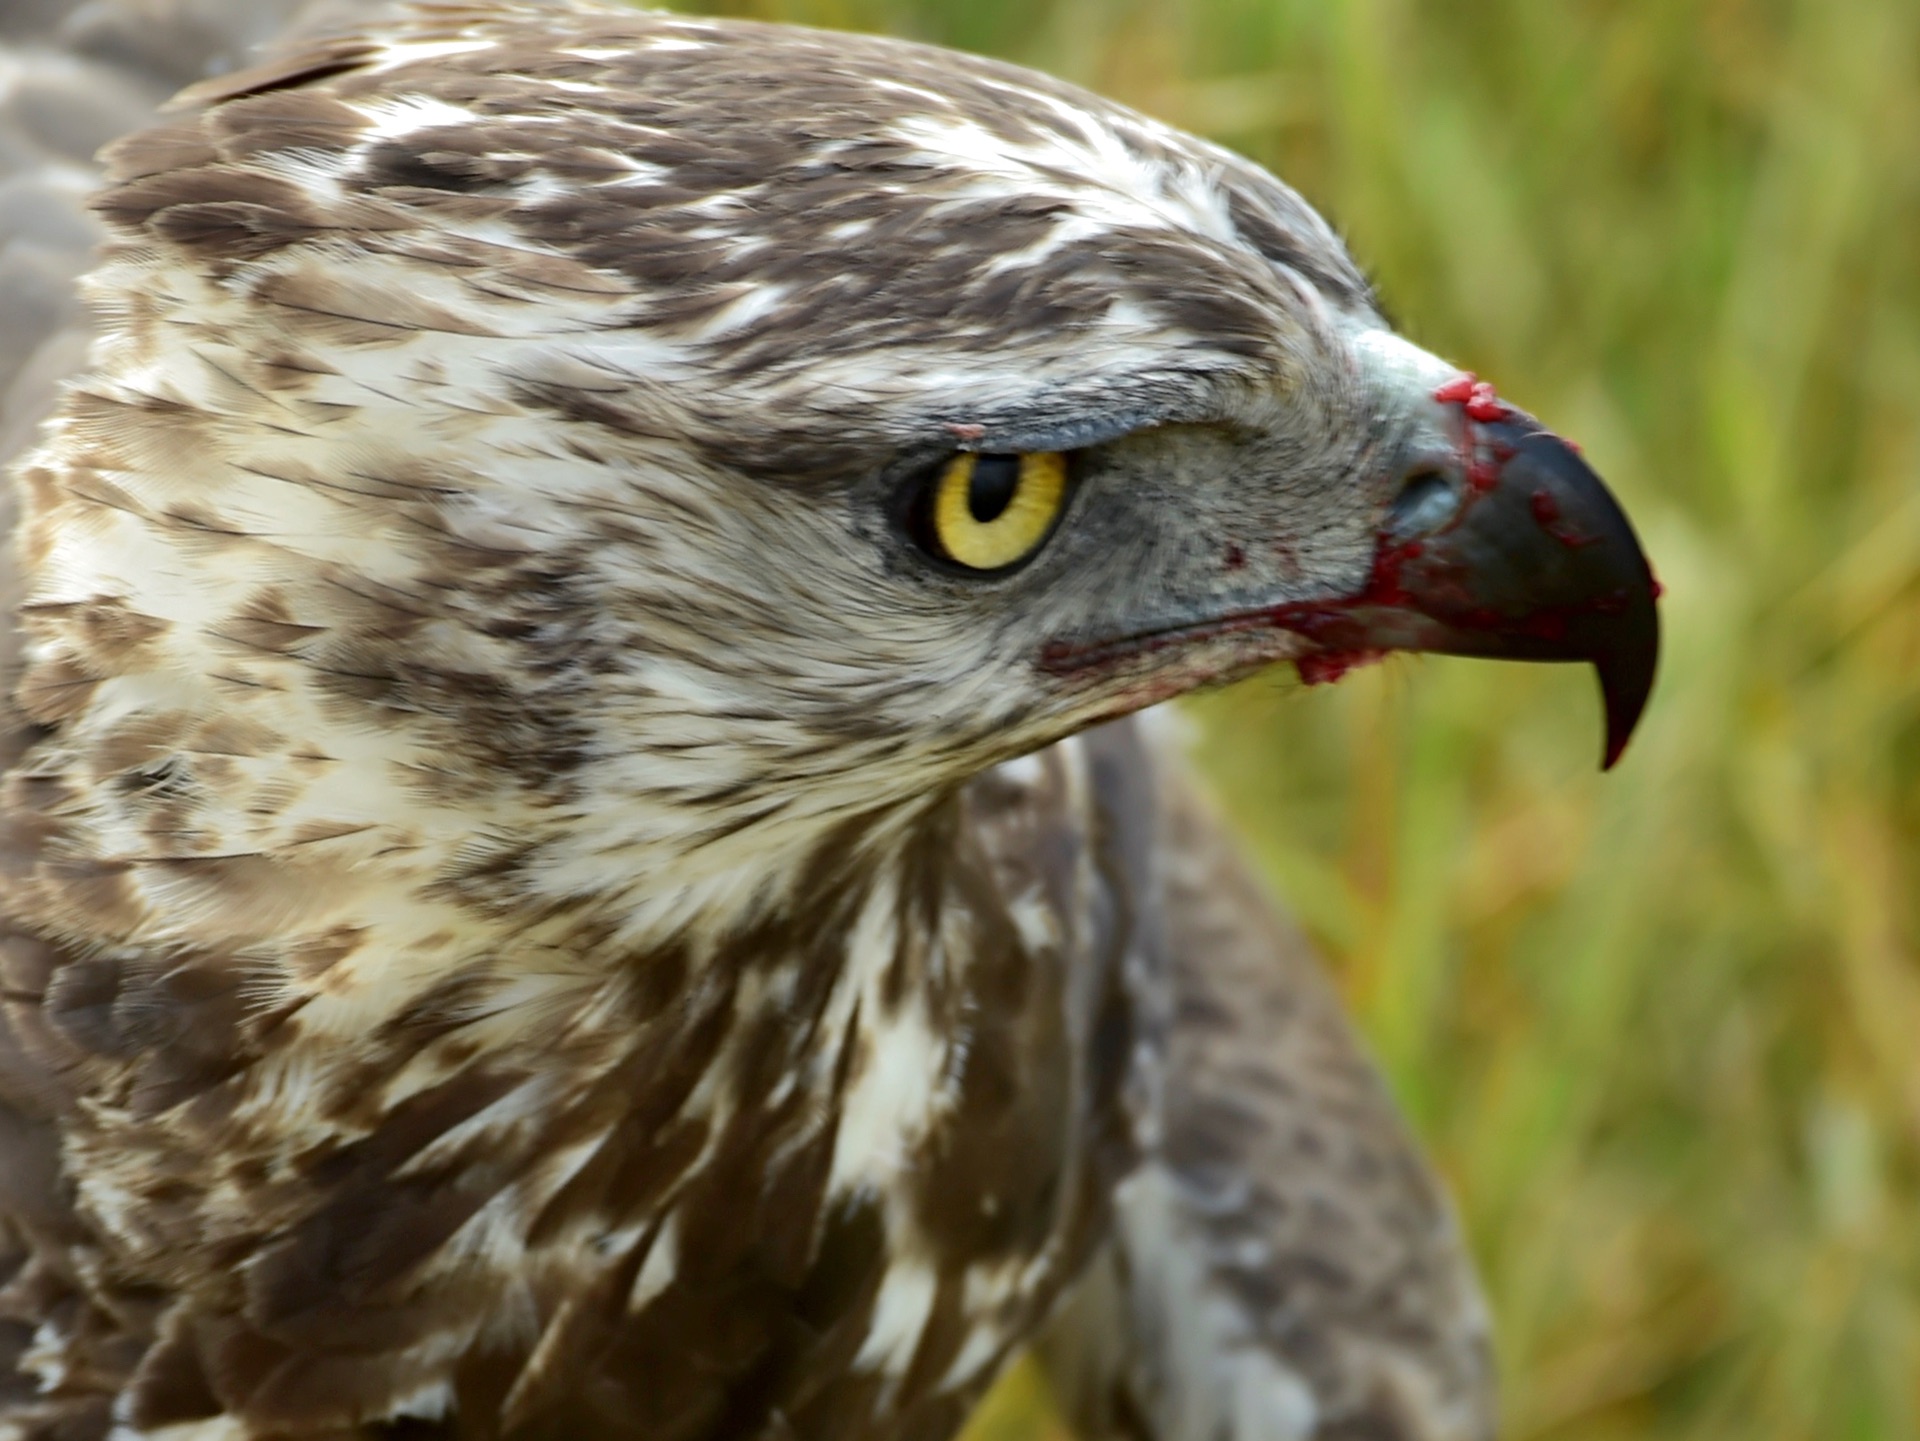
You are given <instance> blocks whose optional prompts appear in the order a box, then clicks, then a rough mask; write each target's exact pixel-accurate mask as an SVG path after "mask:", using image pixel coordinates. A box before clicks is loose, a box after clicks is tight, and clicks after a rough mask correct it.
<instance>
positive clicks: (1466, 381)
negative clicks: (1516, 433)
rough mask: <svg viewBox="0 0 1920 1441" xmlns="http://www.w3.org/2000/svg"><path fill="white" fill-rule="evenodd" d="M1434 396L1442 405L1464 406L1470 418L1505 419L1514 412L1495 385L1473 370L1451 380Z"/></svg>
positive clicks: (1482, 419)
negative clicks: (1498, 393)
mask: <svg viewBox="0 0 1920 1441" xmlns="http://www.w3.org/2000/svg"><path fill="white" fill-rule="evenodd" d="M1433 398H1434V399H1435V400H1437V401H1439V402H1440V403H1441V404H1442V405H1458V406H1461V407H1463V408H1464V409H1465V410H1466V412H1467V418H1468V419H1469V420H1479V421H1494V420H1505V419H1506V418H1507V417H1508V416H1510V415H1512V414H1513V408H1512V407H1511V406H1509V405H1508V404H1507V403H1506V402H1505V401H1504V400H1502V399H1501V398H1500V397H1499V396H1498V395H1496V394H1495V393H1494V389H1493V387H1492V386H1491V385H1489V384H1487V382H1486V381H1484V380H1481V379H1480V378H1479V377H1478V376H1476V375H1474V374H1473V373H1472V372H1471V371H1468V372H1465V373H1463V374H1461V375H1459V376H1456V377H1455V378H1454V379H1452V380H1449V381H1448V382H1447V383H1446V384H1445V385H1443V386H1441V387H1440V388H1439V389H1437V390H1435V391H1434V392H1433Z"/></svg>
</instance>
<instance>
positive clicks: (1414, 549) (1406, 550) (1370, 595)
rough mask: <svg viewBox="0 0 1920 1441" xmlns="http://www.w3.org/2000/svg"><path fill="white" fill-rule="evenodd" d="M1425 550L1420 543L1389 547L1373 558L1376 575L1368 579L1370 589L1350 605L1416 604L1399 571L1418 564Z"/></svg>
mask: <svg viewBox="0 0 1920 1441" xmlns="http://www.w3.org/2000/svg"><path fill="white" fill-rule="evenodd" d="M1425 549H1426V548H1425V547H1424V546H1422V545H1421V544H1420V542H1419V541H1417V540H1410V541H1408V542H1407V543H1406V544H1405V545H1386V546H1382V547H1381V548H1380V552H1379V554H1377V555H1375V556H1374V558H1373V574H1372V575H1370V576H1368V577H1367V588H1366V589H1365V590H1364V591H1362V592H1361V593H1360V594H1359V595H1358V596H1356V597H1355V598H1354V600H1353V601H1352V602H1351V603H1352V604H1355V605H1409V604H1411V603H1412V601H1413V597H1412V595H1410V594H1409V593H1408V591H1407V588H1406V587H1405V586H1404V585H1402V584H1401V583H1400V567H1402V566H1403V565H1405V564H1406V563H1407V562H1408V561H1410V560H1418V559H1419V558H1420V556H1421V555H1422V554H1423V553H1424V551H1425Z"/></svg>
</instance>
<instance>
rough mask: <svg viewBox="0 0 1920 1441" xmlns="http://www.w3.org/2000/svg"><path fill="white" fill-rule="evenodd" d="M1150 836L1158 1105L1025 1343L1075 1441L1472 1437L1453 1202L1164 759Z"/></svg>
mask: <svg viewBox="0 0 1920 1441" xmlns="http://www.w3.org/2000/svg"><path fill="white" fill-rule="evenodd" d="M1157 810H1158V814H1157V818H1156V820H1155V822H1154V825H1155V834H1156V843H1155V847H1154V853H1155V861H1156V873H1157V884H1158V890H1159V895H1158V904H1159V909H1160V915H1159V924H1158V926H1157V927H1155V929H1156V930H1157V931H1158V933H1159V936H1160V940H1161V944H1163V945H1164V947H1165V954H1164V956H1163V957H1162V960H1161V967H1162V970H1161V974H1162V975H1163V976H1164V977H1165V979H1166V982H1167V984H1168V987H1169V994H1168V1000H1167V1007H1166V1018H1167V1019H1166V1027H1165V1034H1164V1036H1163V1037H1162V1038H1161V1039H1160V1041H1159V1042H1158V1051H1159V1054H1158V1056H1157V1057H1156V1062H1157V1064H1156V1065H1155V1067H1154V1069H1155V1070H1156V1071H1157V1079H1156V1082H1155V1084H1154V1085H1153V1086H1152V1087H1151V1088H1150V1089H1151V1090H1152V1091H1153V1093H1154V1094H1155V1096H1156V1100H1155V1101H1154V1103H1153V1104H1154V1105H1155V1107H1156V1109H1157V1114H1156V1115H1154V1116H1153V1117H1152V1118H1151V1119H1150V1122H1149V1125H1148V1127H1147V1129H1148V1132H1149V1140H1148V1152H1147V1159H1146V1162H1145V1164H1143V1165H1142V1166H1141V1168H1140V1169H1139V1170H1138V1172H1137V1173H1136V1174H1135V1175H1133V1176H1132V1177H1131V1179H1130V1180H1129V1181H1128V1182H1127V1183H1126V1185H1125V1187H1124V1188H1123V1190H1122V1192H1121V1194H1120V1196H1119V1198H1118V1200H1117V1215H1116V1224H1115V1228H1114V1235H1113V1238H1112V1240H1111V1242H1110V1243H1109V1245H1108V1246H1107V1248H1106V1250H1105V1252H1104V1253H1103V1254H1102V1255H1101V1256H1100V1258H1099V1259H1098V1260H1097V1261H1096V1262H1095V1264H1094V1265H1093V1267H1092V1268H1091V1270H1090V1271H1089V1273H1088V1275H1087V1276H1086V1278H1085V1279H1084V1280H1083V1281H1082V1282H1081V1284H1080V1285H1079V1287H1078V1289H1077V1291H1076V1293H1075V1294H1074V1295H1073V1297H1072V1298H1071V1299H1070V1300H1069V1301H1068V1302H1067V1303H1066V1304H1065V1306H1064V1307H1063V1309H1062V1311H1061V1312H1060V1313H1059V1314H1058V1316H1057V1317H1056V1320H1055V1322H1054V1324H1053V1327H1052V1330H1051V1332H1050V1334H1049V1335H1048V1336H1047V1338H1046V1339H1045V1341H1044V1342H1043V1343H1042V1345H1041V1347H1040V1348H1039V1349H1040V1354H1041V1357H1042V1361H1043V1364H1044V1365H1046V1366H1047V1368H1048V1369H1049V1371H1050V1372H1051V1373H1052V1375H1053V1377H1054V1380H1055V1382H1056V1386H1057V1388H1058V1390H1059V1392H1060V1393H1061V1395H1062V1398H1063V1400H1064V1402H1065V1403H1066V1404H1067V1406H1068V1408H1069V1410H1070V1411H1071V1412H1072V1413H1073V1414H1074V1415H1075V1417H1076V1419H1077V1421H1078V1423H1079V1426H1080V1429H1081V1433H1082V1435H1083V1436H1084V1437H1085V1438H1086V1441H1107V1438H1127V1441H1309V1438H1312V1441H1333V1438H1336V1437H1338V1438H1361V1437H1366V1438H1373V1441H1482V1438H1486V1437H1490V1436H1492V1435H1493V1434H1494V1429H1495V1426H1494V1410H1493V1408H1494V1399H1493V1384H1492V1366H1491V1360H1490V1351H1489V1345H1488V1325H1487V1317H1486V1310H1485V1306H1484V1304H1483V1303H1482V1300H1481V1297H1480V1293H1479V1290H1478V1287H1477V1284H1476V1282H1475V1279H1474V1275H1473V1271H1472V1267H1471V1263H1470V1261H1469V1259H1468V1257H1467V1255H1466V1252H1465V1250H1464V1247H1463V1245H1462V1241H1461V1238H1460V1234H1459V1231H1458V1228H1457V1226H1456V1225H1455V1222H1454V1218H1453V1215H1452V1213H1451V1210H1450V1208H1449V1206H1448V1204H1447V1201H1446V1198H1445V1196H1444V1194H1443V1193H1442V1191H1441V1189H1440V1187H1439V1185H1438V1183H1437V1182H1436V1180H1435V1179H1434V1177H1433V1175H1432V1173H1431V1172H1430V1170H1429V1169H1428V1167H1427V1165H1426V1163H1425V1162H1424V1160H1423V1159H1422V1157H1421V1155H1420V1153H1419V1151H1418V1149H1417V1147H1416V1146H1415V1143H1414V1142H1413V1140H1412V1138H1411V1137H1410V1136H1409V1134H1408V1133H1407V1130H1406V1128H1405V1126H1404V1124H1403V1123H1402V1122H1401V1120H1400V1118H1399V1117H1398V1115H1397V1114H1396V1112H1395V1109H1394V1106H1393V1103H1392V1100H1391V1098H1390V1097H1389V1096H1388V1094H1387V1092H1386V1089H1385V1087H1384V1085H1383V1084H1382V1083H1381V1081H1380V1078H1379V1077H1378V1075H1377V1074H1376V1072H1375V1070H1374V1068H1373V1066H1372V1065H1371V1064H1370V1063H1369V1061H1368V1060H1367V1058H1366V1056H1365V1054H1364V1053H1363V1051H1362V1048H1361V1046H1360V1043H1359V1041H1358V1038H1357V1037H1356V1036H1355V1035H1354V1033H1353V1030H1352V1028H1351V1026H1350V1024H1349V1023H1348V1021H1347V1019H1346V1017H1345V1015H1344V1014H1343V1013H1342V1011H1341V1008H1340V1004H1339V1001H1338V998H1337V997H1336V996H1335V995H1334V993H1333V990H1332V988H1331V987H1330V986H1329V984H1328V983H1327V981H1326V978H1325V977H1324V976H1323V975H1322V973H1321V971H1320V968H1319V966H1318V965H1317V963H1316V961H1315V958H1314V957H1313V955H1312V952H1311V949H1310V948H1309V946H1308V945H1307V944H1306V942H1305V941H1304V940H1303V938H1302V937H1300V936H1299V935H1298V934H1297V933H1296V932H1295V931H1293V930H1292V929H1291V928H1290V927H1289V926H1287V925H1286V924H1285V923H1284V922H1283V921H1282V920H1281V918H1280V917H1279V915H1278V914H1277V912H1276V911H1275V910H1274V908H1273V907H1272V905H1271V904H1269V902H1268V901H1267V899H1266V897H1265V896H1264V895H1263V894H1262V892H1261V890H1260V887H1259V886H1258V884H1257V883H1256V881H1255V880H1254V878H1253V877H1252V876H1251V874H1250V873H1249V872H1248V870H1247V868H1246V866H1245V864H1244V863H1243V862H1242V861H1241V860H1240V858H1239V856H1238V854H1237V850H1238V848H1237V847H1236V845H1235V843H1234V842H1233V840H1232V838H1231V837H1230V836H1229V835H1228V834H1227V832H1226V830H1225V828H1224V827H1223V826H1222V824H1221V823H1220V822H1219V821H1218V819H1217V818H1216V817H1215V816H1214V815H1212V814H1211V812H1210V810H1209V808H1208V807H1207V806H1206V805H1205V804H1204V803H1203V802H1202V800H1201V799H1200V797H1199V795H1198V793H1197V791H1196V789H1195V787H1194V785H1193V784H1192V782H1191V781H1190V780H1189V779H1188V778H1187V777H1186V776H1185V775H1183V774H1182V772H1181V768H1180V766H1179V765H1178V763H1172V764H1167V765H1165V767H1164V770H1163V777H1162V781H1161V783H1160V785H1159V786H1158V807H1157Z"/></svg>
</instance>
